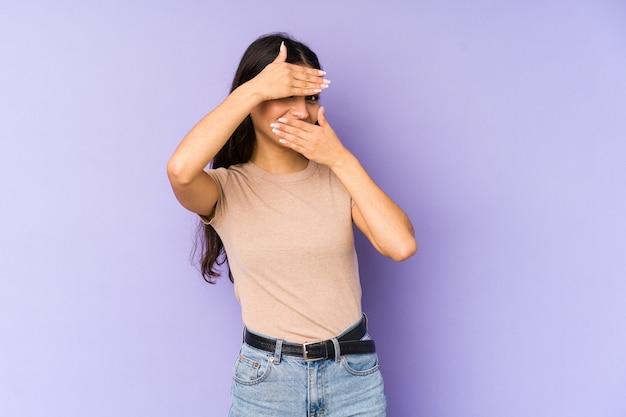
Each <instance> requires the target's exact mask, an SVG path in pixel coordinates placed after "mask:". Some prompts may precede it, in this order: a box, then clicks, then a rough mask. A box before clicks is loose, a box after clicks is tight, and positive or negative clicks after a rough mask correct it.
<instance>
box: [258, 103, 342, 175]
mask: <svg viewBox="0 0 626 417" xmlns="http://www.w3.org/2000/svg"><path fill="white" fill-rule="evenodd" d="M317 122H318V123H319V126H317V125H314V124H311V123H308V122H305V121H303V120H297V119H288V118H285V117H281V118H280V119H278V122H275V123H272V124H271V125H270V126H271V127H272V131H273V132H274V133H275V134H276V135H277V136H278V138H279V139H278V142H280V143H281V144H282V145H283V146H285V147H287V148H290V149H293V150H294V151H296V152H298V153H300V154H302V155H304V156H305V157H306V158H307V159H309V160H312V161H314V162H317V163H318V164H323V165H327V166H329V167H330V168H332V167H333V165H334V164H336V163H337V162H338V161H339V160H340V159H341V158H342V156H343V155H345V152H347V149H346V148H345V147H344V146H343V144H342V143H341V141H340V140H339V138H338V137H337V135H336V134H335V131H334V130H333V128H332V127H331V126H330V124H329V123H328V120H326V116H325V114H324V107H320V108H319V109H318V111H317Z"/></svg>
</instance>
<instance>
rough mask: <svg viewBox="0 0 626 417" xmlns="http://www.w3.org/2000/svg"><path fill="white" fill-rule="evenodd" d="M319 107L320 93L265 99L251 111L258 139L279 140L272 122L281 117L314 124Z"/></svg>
mask: <svg viewBox="0 0 626 417" xmlns="http://www.w3.org/2000/svg"><path fill="white" fill-rule="evenodd" d="M319 107H320V105H319V94H316V95H313V96H306V97H305V96H294V97H286V98H281V99H278V100H268V101H264V102H263V103H261V104H259V105H258V106H257V107H255V108H254V110H252V112H251V113H250V117H251V118H252V124H253V126H254V131H255V133H256V137H257V140H260V139H265V140H270V141H274V142H278V137H277V136H276V134H274V132H272V128H271V127H270V124H271V123H275V122H276V121H277V120H278V119H279V118H281V117H285V118H287V119H291V120H294V119H297V120H303V121H305V122H309V123H311V124H314V123H315V122H317V111H318V109H319Z"/></svg>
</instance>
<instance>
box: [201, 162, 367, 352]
mask: <svg viewBox="0 0 626 417" xmlns="http://www.w3.org/2000/svg"><path fill="white" fill-rule="evenodd" d="M207 172H208V173H209V175H210V176H211V177H212V178H213V179H214V180H215V182H216V183H217V184H218V188H219V190H220V197H219V200H218V202H217V206H216V209H215V215H214V217H213V219H212V220H211V221H210V224H211V225H212V226H213V227H214V228H215V230H216V231H217V233H218V234H219V236H220V238H221V239H222V242H223V243H224V248H225V249H226V254H227V256H228V264H229V266H230V269H231V272H232V274H233V277H234V280H235V285H234V287H235V295H236V297H237V300H238V301H239V303H240V304H241V310H242V318H243V322H244V324H245V325H246V327H247V328H248V329H250V330H251V331H254V332H257V333H261V334H264V335H268V336H272V337H276V338H280V339H284V340H287V341H293V342H298V343H303V342H310V341H316V340H324V339H329V338H331V337H333V336H335V335H337V334H339V333H340V332H341V331H343V330H344V329H346V328H347V327H348V326H350V325H351V324H352V323H354V322H355V321H357V320H358V319H360V318H361V314H362V313H361V285H360V282H359V271H358V264H357V257H356V251H355V248H354V236H353V229H352V215H351V209H352V200H351V198H350V195H349V194H348V192H347V191H346V189H345V188H344V187H343V185H342V184H341V182H340V181H339V179H338V178H337V177H336V176H335V175H334V174H333V173H332V171H331V170H330V169H329V168H328V167H326V166H324V165H319V164H316V163H315V162H312V161H310V162H309V164H308V166H307V168H306V169H304V170H303V171H300V172H296V173H290V174H272V173H269V172H267V171H264V170H262V169H261V168H259V167H258V166H256V165H254V164H253V163H251V162H248V163H244V164H240V165H234V166H231V167H229V168H228V169H225V168H218V169H215V170H208V171H207Z"/></svg>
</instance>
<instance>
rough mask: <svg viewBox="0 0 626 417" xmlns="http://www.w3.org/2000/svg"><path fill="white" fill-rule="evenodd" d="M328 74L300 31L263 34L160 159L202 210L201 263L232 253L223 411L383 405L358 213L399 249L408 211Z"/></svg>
mask: <svg viewBox="0 0 626 417" xmlns="http://www.w3.org/2000/svg"><path fill="white" fill-rule="evenodd" d="M324 75H325V72H324V71H322V70H321V67H320V64H319V61H318V59H317V56H316V55H315V54H314V53H313V51H311V50H310V49H309V48H308V47H307V46H305V45H304V44H302V43H300V42H297V41H295V40H293V39H292V38H290V37H289V36H287V35H285V34H273V35H268V36H264V37H261V38H259V39H257V40H256V41H255V42H253V43H252V44H251V45H250V46H249V47H248V49H247V50H246V52H245V54H244V55H243V57H242V59H241V62H240V64H239V68H238V70H237V73H236V75H235V78H234V80H233V84H232V89H231V93H230V95H229V96H228V97H227V98H226V99H225V100H224V101H223V102H222V103H221V104H220V105H219V106H218V107H216V108H215V109H214V110H213V111H211V112H210V113H209V114H208V115H206V116H205V117H204V118H203V119H202V120H200V122H199V123H198V124H197V125H196V126H195V127H194V128H193V129H192V130H191V131H190V132H189V133H188V134H187V136H186V137H185V138H184V139H183V141H182V142H181V143H180V145H179V146H178V148H177V149H176V151H175V152H174V154H173V156H172V157H171V159H170V161H169V163H168V176H169V179H170V182H171V184H172V188H173V189H174V193H175V194H176V197H177V199H178V200H179V201H180V203H181V204H182V205H183V206H184V207H186V208H187V209H189V210H191V211H193V212H195V213H197V214H199V215H200V218H201V219H202V221H203V223H204V225H203V227H204V242H203V251H204V253H203V258H202V262H201V271H202V274H203V276H204V277H205V279H206V280H207V281H209V282H213V280H214V279H215V278H216V277H217V276H218V275H219V274H218V272H217V268H216V267H217V265H218V264H220V263H221V262H223V261H224V260H225V259H227V261H228V267H229V270H230V277H231V280H233V282H234V287H235V294H236V297H237V299H238V301H239V303H240V304H241V309H242V317H243V322H244V325H245V332H244V343H243V345H242V348H241V351H240V353H239V356H238V358H237V361H236V363H235V369H234V377H233V379H234V380H233V385H232V390H231V396H232V406H231V410H230V415H231V416H241V417H245V416H254V417H262V416H268V417H277V416H305V415H306V416H317V415H324V416H326V417H333V416H348V415H359V416H376V417H378V416H384V415H385V413H386V412H385V408H386V403H385V396H384V392H383V381H382V377H381V375H380V371H379V370H378V358H377V356H376V353H375V346H374V342H373V341H372V340H371V339H370V337H369V335H368V334H367V325H366V320H365V316H364V315H363V313H362V311H361V287H360V282H359V273H358V265H357V258H356V253H355V249H354V239H353V234H352V230H353V229H352V222H354V224H356V226H357V227H358V228H359V229H360V230H361V231H362V232H363V233H364V234H365V236H367V238H368V239H369V241H370V242H371V243H372V245H373V246H374V247H375V248H376V249H377V250H378V251H379V252H380V253H381V254H383V255H385V256H388V257H390V258H392V259H394V260H397V261H401V260H404V259H407V258H408V257H410V256H412V255H413V254H414V253H415V251H416V250H417V245H416V243H415V239H414V237H413V228H412V226H411V223H410V221H409V219H408V218H407V216H406V214H405V213H404V212H403V211H402V210H401V209H400V208H399V207H398V206H397V205H396V204H395V203H394V202H393V201H392V200H391V199H390V198H389V197H388V196H387V195H386V194H385V193H384V192H383V191H382V190H381V189H380V188H379V187H378V186H377V185H376V184H375V183H374V181H372V179H371V178H370V177H369V175H368V174H367V172H366V171H365V170H364V169H363V167H362V166H361V164H360V163H359V161H358V160H357V159H356V158H355V157H354V155H352V153H350V151H348V149H346V148H345V147H344V146H343V145H342V143H341V142H340V140H339V138H338V137H337V135H336V134H335V132H334V131H333V129H332V127H331V126H330V124H329V122H328V120H327V119H326V115H325V113H324V108H323V107H321V106H320V103H319V98H320V93H321V92H322V91H323V90H324V89H326V88H328V86H329V84H330V81H328V80H326V79H325V78H324ZM211 161H212V164H211V169H207V170H205V167H206V166H207V165H208V164H209V163H210V162H211ZM221 256H223V257H224V258H221Z"/></svg>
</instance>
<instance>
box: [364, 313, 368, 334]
mask: <svg viewBox="0 0 626 417" xmlns="http://www.w3.org/2000/svg"><path fill="white" fill-rule="evenodd" d="M363 322H364V323H365V330H367V314H365V313H363Z"/></svg>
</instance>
